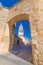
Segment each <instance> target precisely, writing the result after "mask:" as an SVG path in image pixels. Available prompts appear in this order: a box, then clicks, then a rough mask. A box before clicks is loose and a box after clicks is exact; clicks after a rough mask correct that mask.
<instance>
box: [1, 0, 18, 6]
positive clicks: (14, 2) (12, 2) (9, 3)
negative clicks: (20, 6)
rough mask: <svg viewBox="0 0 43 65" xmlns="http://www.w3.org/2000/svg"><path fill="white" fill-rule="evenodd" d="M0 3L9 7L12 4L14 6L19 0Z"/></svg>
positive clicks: (4, 0) (6, 0) (5, 0)
mask: <svg viewBox="0 0 43 65" xmlns="http://www.w3.org/2000/svg"><path fill="white" fill-rule="evenodd" d="M0 2H1V3H2V5H3V6H5V7H11V6H13V5H14V4H16V3H17V2H19V0H0Z"/></svg>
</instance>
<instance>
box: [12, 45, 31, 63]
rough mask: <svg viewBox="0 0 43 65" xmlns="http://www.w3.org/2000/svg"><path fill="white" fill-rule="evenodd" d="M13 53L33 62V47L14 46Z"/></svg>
mask: <svg viewBox="0 0 43 65" xmlns="http://www.w3.org/2000/svg"><path fill="white" fill-rule="evenodd" d="M11 53H12V54H14V55H16V56H18V57H20V58H22V59H24V60H26V61H28V62H32V47H31V45H29V44H27V45H16V46H13V49H12V50H11Z"/></svg>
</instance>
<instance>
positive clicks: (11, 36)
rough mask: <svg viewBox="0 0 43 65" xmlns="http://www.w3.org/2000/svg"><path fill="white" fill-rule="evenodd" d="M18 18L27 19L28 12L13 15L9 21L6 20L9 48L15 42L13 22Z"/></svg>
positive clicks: (18, 19)
mask: <svg viewBox="0 0 43 65" xmlns="http://www.w3.org/2000/svg"><path fill="white" fill-rule="evenodd" d="M20 20H29V15H28V14H25V13H24V14H19V15H17V16H15V17H13V18H12V19H11V20H10V21H8V25H9V33H10V44H9V49H11V48H12V46H13V44H14V42H15V37H14V33H13V32H14V31H13V30H14V28H15V23H16V22H18V21H20Z"/></svg>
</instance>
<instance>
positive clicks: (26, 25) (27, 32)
mask: <svg viewBox="0 0 43 65" xmlns="http://www.w3.org/2000/svg"><path fill="white" fill-rule="evenodd" d="M21 23H22V25H23V29H24V36H25V37H26V38H28V40H30V38H31V34H30V24H29V22H28V20H20V21H18V22H17V23H16V28H15V35H18V29H19V26H20V24H21Z"/></svg>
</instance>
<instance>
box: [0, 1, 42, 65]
mask: <svg viewBox="0 0 43 65" xmlns="http://www.w3.org/2000/svg"><path fill="white" fill-rule="evenodd" d="M0 12H1V13H0V53H1V52H2V53H3V52H4V51H5V52H7V51H8V50H9V47H10V48H11V47H12V45H13V42H14V35H13V32H12V30H13V29H12V25H14V24H15V23H16V22H17V21H19V20H21V19H28V20H29V21H30V29H31V40H32V43H31V45H32V59H33V63H34V65H43V0H22V1H21V2H19V3H17V4H16V5H15V6H13V7H11V8H10V9H6V8H2V9H0ZM10 38H11V40H12V41H11V40H10ZM10 42H11V43H10Z"/></svg>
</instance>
